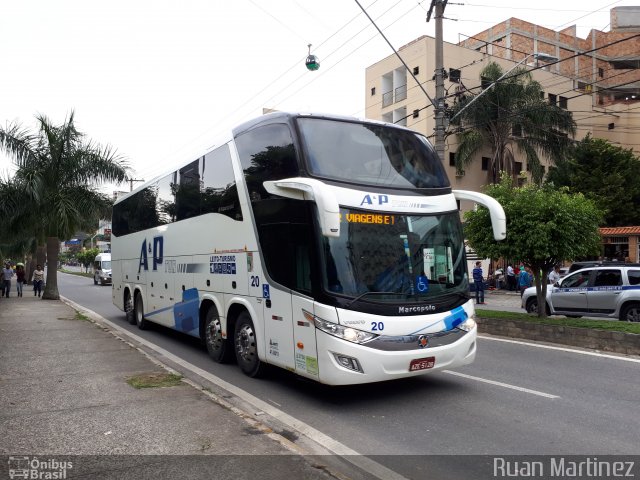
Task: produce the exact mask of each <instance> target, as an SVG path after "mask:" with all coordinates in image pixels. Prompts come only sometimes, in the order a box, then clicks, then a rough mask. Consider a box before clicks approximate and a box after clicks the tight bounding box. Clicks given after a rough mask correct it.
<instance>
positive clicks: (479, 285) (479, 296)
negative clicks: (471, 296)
mask: <svg viewBox="0 0 640 480" xmlns="http://www.w3.org/2000/svg"><path fill="white" fill-rule="evenodd" d="M472 273H473V286H474V287H475V290H476V304H478V305H484V276H483V274H482V263H481V262H480V261H477V262H476V268H474V269H473V272H472Z"/></svg>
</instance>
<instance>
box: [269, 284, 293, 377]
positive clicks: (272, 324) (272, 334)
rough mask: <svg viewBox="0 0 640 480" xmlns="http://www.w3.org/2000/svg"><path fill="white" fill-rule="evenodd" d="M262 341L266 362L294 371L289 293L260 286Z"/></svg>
mask: <svg viewBox="0 0 640 480" xmlns="http://www.w3.org/2000/svg"><path fill="white" fill-rule="evenodd" d="M262 292H263V298H262V305H263V307H262V308H263V318H264V340H265V347H264V348H265V352H266V354H267V355H266V356H267V362H269V363H273V364H274V365H279V366H281V367H284V368H288V369H290V370H293V369H294V359H293V341H292V338H291V336H292V331H291V330H292V326H291V324H292V315H291V293H290V292H288V291H282V290H279V289H277V288H271V285H269V284H263V285H262Z"/></svg>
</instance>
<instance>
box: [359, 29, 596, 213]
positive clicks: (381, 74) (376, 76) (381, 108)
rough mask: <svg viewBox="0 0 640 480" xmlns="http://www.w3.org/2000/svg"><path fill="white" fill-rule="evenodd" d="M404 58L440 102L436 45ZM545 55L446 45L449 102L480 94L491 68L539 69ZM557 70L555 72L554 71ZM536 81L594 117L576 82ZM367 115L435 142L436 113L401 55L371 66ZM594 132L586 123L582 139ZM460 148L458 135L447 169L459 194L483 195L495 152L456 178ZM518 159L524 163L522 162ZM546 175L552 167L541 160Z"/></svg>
mask: <svg viewBox="0 0 640 480" xmlns="http://www.w3.org/2000/svg"><path fill="white" fill-rule="evenodd" d="M398 51H399V53H400V55H401V56H402V58H403V59H404V61H405V62H406V63H407V65H408V66H409V68H410V69H411V71H412V73H413V74H414V75H415V77H416V78H417V79H418V81H419V82H420V83H421V84H422V85H423V86H424V88H425V90H426V91H427V93H428V94H429V96H430V97H431V98H434V97H435V81H434V80H433V75H434V71H435V39H434V38H432V37H428V36H423V37H420V38H418V39H416V40H414V41H413V42H411V43H409V44H407V45H405V46H403V47H401V48H400V49H399V50H398ZM537 53H544V52H540V51H538V50H535V48H534V49H531V50H529V51H527V52H526V54H524V55H523V56H521V57H519V58H517V59H507V58H502V57H499V56H493V55H490V54H489V53H487V52H486V51H485V50H483V49H475V48H474V49H470V48H466V47H464V46H462V45H456V44H451V43H446V42H445V43H444V59H445V60H444V62H445V65H444V66H445V71H446V72H447V77H448V78H447V79H446V80H445V90H446V93H445V96H447V98H448V100H447V101H448V102H449V103H452V101H451V98H452V97H451V96H452V95H453V94H455V93H456V92H461V91H466V90H471V91H473V92H478V91H480V90H479V87H480V85H481V80H480V72H481V71H482V69H483V68H484V67H485V66H486V65H487V64H488V63H489V62H490V61H493V62H496V63H498V64H500V65H501V66H502V69H503V70H504V71H505V72H506V71H508V70H510V69H512V68H514V67H515V66H517V65H518V63H519V62H521V61H522V60H523V59H526V60H525V62H523V65H525V64H526V63H527V62H528V61H530V62H533V63H532V65H535V62H536V61H538V60H535V58H536V57H535V55H534V54H537ZM550 68H552V67H550ZM532 76H533V78H534V80H536V81H538V82H539V83H540V84H541V85H542V88H543V90H544V94H545V97H546V98H548V100H549V101H556V102H558V105H559V106H560V107H562V108H566V109H569V110H571V111H574V112H582V111H591V109H592V101H591V97H590V96H589V95H575V90H574V80H573V79H572V78H570V77H567V76H563V75H560V74H559V73H557V72H553V71H550V70H549V69H538V70H534V71H533V72H532ZM365 82H366V92H365V96H366V99H365V109H366V110H365V115H366V117H368V118H373V119H378V120H383V121H387V122H393V123H397V124H399V125H405V126H407V127H409V128H412V129H414V130H417V131H419V132H422V133H424V134H426V135H427V136H430V137H431V138H432V139H433V132H434V126H435V122H434V111H433V107H432V106H431V103H430V102H429V100H428V99H427V98H426V97H425V94H424V92H423V91H422V89H421V88H420V87H418V85H417V84H416V82H415V80H414V79H413V78H412V76H411V74H409V73H408V72H407V71H406V69H405V68H404V66H403V65H402V63H401V62H400V60H399V59H398V58H397V57H396V56H395V55H389V56H388V57H386V58H384V59H382V60H380V61H379V62H377V63H375V64H373V65H371V66H369V67H368V68H367V69H366V74H365ZM588 132H593V128H592V127H591V125H587V124H586V123H585V122H581V123H580V124H579V127H578V132H577V135H576V138H578V139H580V138H583V137H584V136H585V135H586V134H587V133H588ZM457 147H458V140H457V137H456V135H455V133H453V134H450V135H447V138H446V145H445V158H444V163H445V168H447V173H448V175H449V178H450V179H451V183H452V186H453V188H458V189H465V190H475V191H481V190H482V188H483V186H484V185H486V184H487V183H488V182H489V178H490V177H489V172H488V165H489V158H490V157H491V154H492V152H491V151H490V150H489V149H487V150H486V151H484V152H481V153H480V154H479V155H478V158H477V160H475V161H474V162H473V163H472V164H471V165H469V166H468V167H466V168H465V172H464V175H459V176H456V168H455V163H454V155H455V152H456V150H457ZM514 153H515V154H516V162H517V163H516V166H515V171H517V172H528V171H529V167H528V165H527V164H526V160H525V158H524V156H521V157H518V152H514ZM518 158H520V159H519V160H518ZM541 161H542V164H543V165H544V167H545V169H548V167H549V161H548V160H547V159H545V158H541ZM472 206H473V205H472V203H471V202H463V204H462V205H461V209H462V210H467V209H469V208H472Z"/></svg>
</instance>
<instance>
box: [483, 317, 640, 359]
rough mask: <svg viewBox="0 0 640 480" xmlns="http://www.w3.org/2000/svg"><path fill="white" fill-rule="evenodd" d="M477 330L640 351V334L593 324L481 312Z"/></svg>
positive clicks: (607, 349)
mask: <svg viewBox="0 0 640 480" xmlns="http://www.w3.org/2000/svg"><path fill="white" fill-rule="evenodd" d="M476 321H477V322H478V331H479V332H480V333H487V334H490V335H498V336H502V337H509V338H521V339H526V340H533V341H537V342H548V343H556V344H561V345H570V346H572V347H582V348H588V349H592V350H599V351H602V352H612V353H622V354H625V355H640V335H639V334H636V333H626V332H615V331H610V330H597V329H591V328H579V327H568V326H563V325H546V324H540V323H534V322H528V321H524V320H512V319H509V320H505V319H500V318H487V317H482V316H478V317H477V318H476Z"/></svg>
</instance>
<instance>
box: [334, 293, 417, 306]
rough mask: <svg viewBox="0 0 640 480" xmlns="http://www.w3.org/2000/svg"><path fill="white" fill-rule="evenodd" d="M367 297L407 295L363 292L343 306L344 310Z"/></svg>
mask: <svg viewBox="0 0 640 480" xmlns="http://www.w3.org/2000/svg"><path fill="white" fill-rule="evenodd" d="M367 295H409V294H407V293H402V292H364V293H361V294H360V295H358V296H357V297H356V298H354V299H353V300H351V301H349V303H347V304H346V305H345V306H344V308H349V307H350V306H351V305H352V304H353V303H355V302H357V301H358V300H360V299H361V298H362V297H366V296H367Z"/></svg>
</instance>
